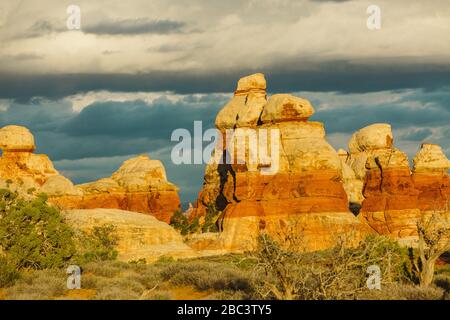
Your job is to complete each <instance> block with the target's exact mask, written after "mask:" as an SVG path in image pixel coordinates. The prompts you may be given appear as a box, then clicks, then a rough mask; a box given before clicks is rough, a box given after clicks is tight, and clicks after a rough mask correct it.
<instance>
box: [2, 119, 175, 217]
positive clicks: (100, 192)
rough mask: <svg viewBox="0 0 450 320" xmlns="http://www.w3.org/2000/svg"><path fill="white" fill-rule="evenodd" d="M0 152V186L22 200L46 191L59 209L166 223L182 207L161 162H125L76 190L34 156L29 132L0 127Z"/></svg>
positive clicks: (42, 158)
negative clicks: (144, 216) (118, 212)
mask: <svg viewBox="0 0 450 320" xmlns="http://www.w3.org/2000/svg"><path fill="white" fill-rule="evenodd" d="M0 148H1V149H2V156H1V157H0V187H2V188H9V189H12V190H14V191H17V192H19V193H20V194H22V195H23V196H28V197H31V196H32V195H33V194H37V193H40V192H44V193H46V194H47V195H48V196H49V202H50V203H52V204H54V205H57V206H60V207H61V208H62V209H91V208H116V209H124V210H131V211H138V212H144V213H149V214H152V215H154V216H155V217H157V218H158V219H160V220H162V221H165V222H169V220H170V217H171V216H172V214H173V213H174V211H176V210H179V209H180V200H179V197H178V189H177V187H176V186H175V185H173V184H172V183H170V182H168V181H167V177H166V172H165V170H164V166H163V164H162V163H161V162H160V161H159V160H151V159H150V158H149V157H148V156H147V155H141V156H137V157H135V158H132V159H129V160H127V161H125V162H124V163H123V164H122V166H121V167H120V168H119V170H117V171H116V172H115V173H114V174H113V175H112V176H111V177H110V178H105V179H100V180H98V181H94V182H91V183H86V184H82V185H77V186H75V185H74V184H73V183H72V182H71V181H70V180H69V179H67V178H66V177H64V176H62V175H60V174H59V172H58V171H57V170H55V168H54V167H53V164H52V162H51V161H50V159H49V158H48V157H47V156H46V155H41V154H34V153H33V151H34V150H35V148H36V146H35V143H34V137H33V135H32V134H31V132H30V131H29V130H28V129H27V128H25V127H20V126H6V127H3V128H1V129H0Z"/></svg>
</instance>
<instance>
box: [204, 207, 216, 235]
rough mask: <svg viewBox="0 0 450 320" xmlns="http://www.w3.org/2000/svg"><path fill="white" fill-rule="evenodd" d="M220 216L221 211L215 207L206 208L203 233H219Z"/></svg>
mask: <svg viewBox="0 0 450 320" xmlns="http://www.w3.org/2000/svg"><path fill="white" fill-rule="evenodd" d="M219 216H220V211H218V210H217V209H216V206H215V205H211V204H210V205H208V206H207V208H206V216H205V221H204V223H203V225H202V232H203V233H205V232H219V227H218V226H217V219H218V218H219Z"/></svg>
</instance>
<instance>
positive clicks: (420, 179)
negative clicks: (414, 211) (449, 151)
mask: <svg viewBox="0 0 450 320" xmlns="http://www.w3.org/2000/svg"><path fill="white" fill-rule="evenodd" d="M413 162H414V168H413V174H412V180H413V183H414V186H415V187H416V189H417V190H418V191H419V196H418V202H417V205H418V208H419V209H420V210H422V211H440V212H446V213H447V214H449V215H450V178H449V175H448V170H449V169H450V161H449V160H448V159H447V157H446V156H445V154H444V152H443V151H442V148H441V147H440V146H438V145H435V144H428V143H426V144H422V146H421V149H420V150H419V152H418V153H417V154H416V156H415V157H414V160H413Z"/></svg>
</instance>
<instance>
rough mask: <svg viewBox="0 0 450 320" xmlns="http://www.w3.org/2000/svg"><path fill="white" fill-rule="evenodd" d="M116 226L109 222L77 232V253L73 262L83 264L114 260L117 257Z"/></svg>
mask: <svg viewBox="0 0 450 320" xmlns="http://www.w3.org/2000/svg"><path fill="white" fill-rule="evenodd" d="M115 232H116V227H115V226H113V225H110V224H105V225H103V226H96V227H94V228H93V229H92V231H90V232H84V231H83V232H79V233H78V234H77V235H76V239H77V240H78V246H77V255H76V256H75V257H74V259H73V261H74V263H78V264H83V263H88V262H92V261H106V260H115V259H116V258H117V254H118V252H117V250H115V247H116V245H117V241H118V238H117V235H116V234H115Z"/></svg>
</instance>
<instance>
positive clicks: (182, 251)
mask: <svg viewBox="0 0 450 320" xmlns="http://www.w3.org/2000/svg"><path fill="white" fill-rule="evenodd" d="M63 215H64V217H65V219H66V221H67V222H68V223H69V224H70V225H72V226H73V227H74V228H76V229H79V230H82V231H86V232H89V231H91V230H92V229H93V228H94V227H101V226H104V225H113V226H114V227H115V235H116V236H117V238H118V244H117V251H118V259H119V260H121V261H126V262H129V261H133V260H134V261H136V260H139V259H145V260H146V261H147V262H152V261H155V260H157V259H158V258H160V257H162V256H164V257H173V258H190V257H196V256H198V255H199V254H198V253H197V252H196V251H194V250H193V249H192V248H190V247H189V246H187V245H186V244H185V243H184V242H183V239H182V237H181V235H180V234H179V233H178V232H177V231H175V230H174V229H173V228H172V227H171V226H169V225H168V224H166V223H164V222H161V221H159V220H158V219H156V218H155V217H152V216H149V215H146V214H142V213H137V212H131V211H124V210H118V209H87V210H68V211H65V212H63Z"/></svg>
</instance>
